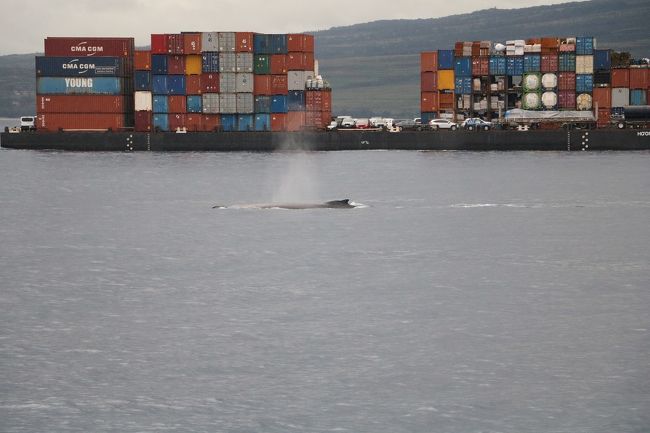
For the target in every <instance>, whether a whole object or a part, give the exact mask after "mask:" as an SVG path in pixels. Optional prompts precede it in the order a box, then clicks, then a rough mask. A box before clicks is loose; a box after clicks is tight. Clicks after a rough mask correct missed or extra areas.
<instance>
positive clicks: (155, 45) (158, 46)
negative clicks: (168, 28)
mask: <svg viewBox="0 0 650 433" xmlns="http://www.w3.org/2000/svg"><path fill="white" fill-rule="evenodd" d="M168 45H169V41H168V40H167V35H164V34H157V35H151V53H152V54H167V47H168Z"/></svg>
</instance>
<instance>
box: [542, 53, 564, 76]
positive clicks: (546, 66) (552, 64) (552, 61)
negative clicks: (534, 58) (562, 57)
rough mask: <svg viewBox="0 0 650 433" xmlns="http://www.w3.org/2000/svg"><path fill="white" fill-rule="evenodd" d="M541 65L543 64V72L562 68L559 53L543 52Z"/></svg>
mask: <svg viewBox="0 0 650 433" xmlns="http://www.w3.org/2000/svg"><path fill="white" fill-rule="evenodd" d="M541 65H542V72H557V71H558V70H559V68H560V63H559V57H558V55H557V54H542V56H541Z"/></svg>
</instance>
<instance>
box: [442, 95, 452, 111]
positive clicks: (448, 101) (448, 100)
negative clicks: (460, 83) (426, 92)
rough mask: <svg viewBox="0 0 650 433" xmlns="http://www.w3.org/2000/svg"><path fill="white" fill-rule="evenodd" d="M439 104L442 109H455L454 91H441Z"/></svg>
mask: <svg viewBox="0 0 650 433" xmlns="http://www.w3.org/2000/svg"><path fill="white" fill-rule="evenodd" d="M438 106H439V107H440V109H453V108H454V94H453V93H439V94H438Z"/></svg>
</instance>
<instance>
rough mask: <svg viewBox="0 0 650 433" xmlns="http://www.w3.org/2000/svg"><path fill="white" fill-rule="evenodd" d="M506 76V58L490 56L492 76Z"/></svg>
mask: <svg viewBox="0 0 650 433" xmlns="http://www.w3.org/2000/svg"><path fill="white" fill-rule="evenodd" d="M505 74H506V58H505V57H503V56H490V75H505Z"/></svg>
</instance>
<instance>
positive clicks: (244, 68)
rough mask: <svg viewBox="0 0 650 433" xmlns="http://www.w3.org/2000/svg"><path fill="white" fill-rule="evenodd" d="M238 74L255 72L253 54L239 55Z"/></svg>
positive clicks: (237, 58) (237, 61)
mask: <svg viewBox="0 0 650 433" xmlns="http://www.w3.org/2000/svg"><path fill="white" fill-rule="evenodd" d="M235 56H236V60H235V63H236V65H237V72H253V53H237V54H236V55H235Z"/></svg>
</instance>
